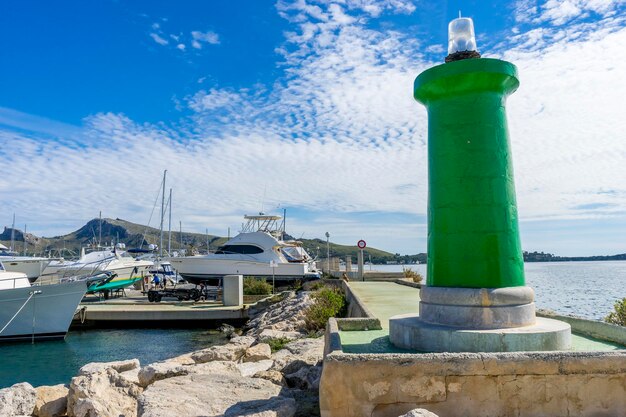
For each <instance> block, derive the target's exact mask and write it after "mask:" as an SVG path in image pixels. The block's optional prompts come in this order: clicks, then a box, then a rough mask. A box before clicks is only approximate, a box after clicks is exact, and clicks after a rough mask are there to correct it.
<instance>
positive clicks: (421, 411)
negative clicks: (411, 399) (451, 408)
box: [398, 408, 438, 417]
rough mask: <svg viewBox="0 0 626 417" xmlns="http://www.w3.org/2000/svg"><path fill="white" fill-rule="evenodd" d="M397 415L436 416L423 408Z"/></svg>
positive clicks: (407, 416)
mask: <svg viewBox="0 0 626 417" xmlns="http://www.w3.org/2000/svg"><path fill="white" fill-rule="evenodd" d="M398 417H438V416H437V414H435V413H431V412H430V411H428V410H425V409H423V408H416V409H414V410H411V411H409V412H408V413H406V414H402V415H401V416H398Z"/></svg>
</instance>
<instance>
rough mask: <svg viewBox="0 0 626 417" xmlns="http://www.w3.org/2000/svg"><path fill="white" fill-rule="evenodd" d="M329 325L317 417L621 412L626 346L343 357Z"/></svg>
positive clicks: (538, 416) (625, 409) (625, 402)
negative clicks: (607, 349)
mask: <svg viewBox="0 0 626 417" xmlns="http://www.w3.org/2000/svg"><path fill="white" fill-rule="evenodd" d="M337 330H338V326H337V323H336V321H334V320H333V319H331V322H329V326H328V329H327V335H326V337H327V339H326V340H327V345H326V349H325V350H326V352H325V353H326V356H325V359H324V368H323V373H322V379H321V384H320V408H321V415H322V417H365V416H367V417H370V416H371V417H397V416H399V415H402V414H403V413H406V412H408V411H409V410H412V409H414V408H424V409H427V410H429V411H432V412H434V413H436V414H438V415H440V416H464V417H472V416H476V417H478V416H480V417H509V416H516V417H518V416H519V417H544V416H555V417H558V416H564V417H565V416H568V417H574V416H589V417H591V416H593V417H599V416H607V417H608V416H611V417H613V416H626V351H612V352H515V353H427V354H426V353H425V354H362V355H356V354H345V353H343V351H342V350H341V341H340V338H339V336H338V332H337Z"/></svg>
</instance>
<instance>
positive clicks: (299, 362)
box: [272, 337, 324, 374]
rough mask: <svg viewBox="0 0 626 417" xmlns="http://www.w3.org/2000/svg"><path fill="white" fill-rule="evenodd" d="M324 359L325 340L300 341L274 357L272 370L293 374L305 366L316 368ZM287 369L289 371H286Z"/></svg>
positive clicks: (287, 346) (288, 345)
mask: <svg viewBox="0 0 626 417" xmlns="http://www.w3.org/2000/svg"><path fill="white" fill-rule="evenodd" d="M323 358H324V338H323V337H322V338H316V339H299V340H296V341H293V342H290V343H288V344H287V345H285V347H284V348H283V349H281V350H279V351H278V352H276V353H274V354H273V355H272V359H274V366H273V368H272V369H275V370H278V371H281V372H283V373H287V374H291V373H294V372H297V371H298V370H299V369H300V368H301V367H303V366H316V365H318V364H320V363H321V362H322V360H323ZM286 367H287V369H285V368H286Z"/></svg>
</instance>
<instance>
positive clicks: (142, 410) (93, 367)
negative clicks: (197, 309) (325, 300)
mask: <svg viewBox="0 0 626 417" xmlns="http://www.w3.org/2000/svg"><path fill="white" fill-rule="evenodd" d="M273 301H274V303H270V302H266V303H261V304H260V305H259V306H258V307H256V308H254V309H253V310H252V311H250V317H251V320H250V321H249V322H248V323H247V325H246V331H245V333H244V335H241V336H240V335H236V334H234V333H233V335H232V336H233V337H231V338H230V340H229V341H228V343H226V344H222V345H216V346H212V347H209V348H206V349H202V350H197V351H194V352H190V353H186V354H183V355H180V356H177V357H174V358H170V359H167V360H163V361H160V362H155V363H151V364H145V365H143V366H142V364H141V363H140V362H139V360H137V359H131V360H125V361H117V362H94V363H89V364H86V365H84V366H83V367H82V368H80V370H79V372H78V375H76V376H74V377H73V378H71V380H70V381H68V384H59V385H55V386H40V387H36V388H35V387H33V386H31V385H30V384H28V383H19V384H15V385H13V386H11V387H9V388H5V389H2V390H0V415H1V416H39V417H44V416H45V417H51V416H64V415H67V416H69V417H89V416H116V417H118V416H124V417H135V416H137V417H139V416H141V417H165V416H174V415H176V416H200V415H224V416H240V415H247V416H252V415H259V416H260V415H264V416H265V415H268V416H270V415H272V416H285V417H287V416H311V415H319V405H318V404H319V399H318V390H319V381H320V377H321V371H322V358H323V350H324V340H323V338H308V337H307V332H306V331H305V328H304V312H305V310H306V308H307V307H308V306H309V305H310V304H311V303H312V299H311V297H310V294H309V293H308V292H306V291H302V292H299V293H294V292H289V293H284V294H283V295H282V296H281V299H278V300H273ZM277 341H279V342H280V343H281V344H284V346H283V347H282V349H279V350H277V351H275V352H272V349H271V346H270V344H274V345H275V343H276V342H277ZM275 346H276V345H275ZM16 366H17V365H16ZM42 372H45V369H42Z"/></svg>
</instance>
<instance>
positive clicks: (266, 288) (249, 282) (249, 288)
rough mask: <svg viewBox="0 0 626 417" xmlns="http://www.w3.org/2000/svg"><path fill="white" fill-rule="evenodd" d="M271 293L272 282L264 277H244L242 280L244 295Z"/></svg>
mask: <svg viewBox="0 0 626 417" xmlns="http://www.w3.org/2000/svg"><path fill="white" fill-rule="evenodd" d="M271 293H272V284H270V283H268V282H266V281H265V280H264V279H257V278H253V277H246V278H244V280H243V294H244V295H270V294H271Z"/></svg>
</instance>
